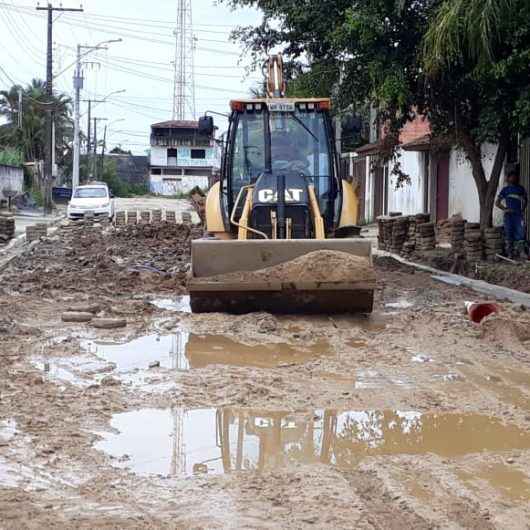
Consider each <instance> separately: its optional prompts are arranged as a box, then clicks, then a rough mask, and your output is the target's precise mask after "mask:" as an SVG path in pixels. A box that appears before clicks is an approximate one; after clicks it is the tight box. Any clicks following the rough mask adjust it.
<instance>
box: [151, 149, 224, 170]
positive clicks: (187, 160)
mask: <svg viewBox="0 0 530 530" xmlns="http://www.w3.org/2000/svg"><path fill="white" fill-rule="evenodd" d="M167 149H168V148H167V147H159V146H152V147H151V166H155V167H166V166H167V165H168V156H167ZM192 149H195V148H193V147H192V148H190V147H178V148H177V164H176V167H212V166H213V167H220V162H219V156H218V150H217V149H216V148H214V147H206V148H205V147H197V148H196V149H204V150H205V151H206V158H203V159H194V158H191V150H192Z"/></svg>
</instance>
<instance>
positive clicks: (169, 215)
mask: <svg viewBox="0 0 530 530" xmlns="http://www.w3.org/2000/svg"><path fill="white" fill-rule="evenodd" d="M166 221H167V222H168V223H172V224H175V223H176V222H177V215H176V213H175V211H174V210H167V211H166Z"/></svg>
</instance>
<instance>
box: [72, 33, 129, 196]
mask: <svg viewBox="0 0 530 530" xmlns="http://www.w3.org/2000/svg"><path fill="white" fill-rule="evenodd" d="M121 41H122V39H113V40H109V41H105V42H101V43H100V44H97V45H96V46H81V45H80V44H78V45H77V59H76V68H75V75H74V89H75V101H74V114H75V120H74V166H73V171H72V189H75V188H76V187H77V186H79V165H80V159H81V154H80V153H81V146H80V140H79V136H80V134H81V125H80V123H79V122H80V119H81V115H80V107H81V101H80V97H81V90H82V89H83V82H84V79H83V72H82V64H81V59H82V58H83V57H84V56H86V55H88V54H89V53H91V52H93V51H96V50H106V49H107V47H106V46H105V45H106V44H111V43H113V42H121ZM83 50H86V51H85V52H84V53H82V51H83ZM91 111H92V102H91V101H90V100H89V101H88V145H87V153H88V152H90V118H91Z"/></svg>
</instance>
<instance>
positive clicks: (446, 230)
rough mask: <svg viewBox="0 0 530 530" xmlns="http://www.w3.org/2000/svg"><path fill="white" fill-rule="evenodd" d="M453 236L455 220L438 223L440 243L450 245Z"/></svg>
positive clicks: (437, 234) (437, 237)
mask: <svg viewBox="0 0 530 530" xmlns="http://www.w3.org/2000/svg"><path fill="white" fill-rule="evenodd" d="M452 235H453V219H443V220H442V221H438V225H437V227H436V239H437V240H438V243H449V242H450V241H451V236H452Z"/></svg>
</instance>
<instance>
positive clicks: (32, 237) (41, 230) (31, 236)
mask: <svg viewBox="0 0 530 530" xmlns="http://www.w3.org/2000/svg"><path fill="white" fill-rule="evenodd" d="M47 235H48V226H47V225H46V224H45V223H38V224H35V225H33V226H28V227H26V241H27V242H28V243H31V242H32V241H38V240H39V239H40V238H41V237H46V236H47Z"/></svg>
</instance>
